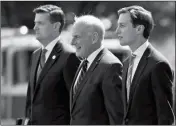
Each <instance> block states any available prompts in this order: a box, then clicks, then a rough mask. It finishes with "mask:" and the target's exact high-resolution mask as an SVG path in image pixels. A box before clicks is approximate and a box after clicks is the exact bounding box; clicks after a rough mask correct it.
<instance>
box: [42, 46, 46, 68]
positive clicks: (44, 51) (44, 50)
mask: <svg viewBox="0 0 176 126" xmlns="http://www.w3.org/2000/svg"><path fill="white" fill-rule="evenodd" d="M46 52H47V50H46V49H43V50H42V53H41V56H40V66H41V68H43V67H44V64H45V60H46V58H45V54H46Z"/></svg>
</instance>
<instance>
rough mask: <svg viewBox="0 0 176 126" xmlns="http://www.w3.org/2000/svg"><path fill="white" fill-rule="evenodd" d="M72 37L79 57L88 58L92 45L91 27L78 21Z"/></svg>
mask: <svg viewBox="0 0 176 126" xmlns="http://www.w3.org/2000/svg"><path fill="white" fill-rule="evenodd" d="M72 37H73V39H72V45H74V46H75V47H76V55H77V57H81V58H87V56H88V55H89V49H90V48H91V46H92V33H91V29H90V28H88V27H87V26H86V25H85V24H83V23H77V24H75V25H74V26H73V31H72Z"/></svg>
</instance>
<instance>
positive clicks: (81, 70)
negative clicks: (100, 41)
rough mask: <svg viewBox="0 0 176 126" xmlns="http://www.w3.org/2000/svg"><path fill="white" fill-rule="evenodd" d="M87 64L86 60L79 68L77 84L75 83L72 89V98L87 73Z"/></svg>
mask: <svg viewBox="0 0 176 126" xmlns="http://www.w3.org/2000/svg"><path fill="white" fill-rule="evenodd" d="M87 64H88V60H86V59H85V60H84V61H83V63H82V66H81V68H80V74H79V76H78V79H77V83H75V85H74V88H73V96H74V95H75V94H76V91H77V90H78V87H79V85H80V83H81V81H82V80H83V78H84V75H85V73H86V71H87Z"/></svg>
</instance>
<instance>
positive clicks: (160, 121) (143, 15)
mask: <svg viewBox="0 0 176 126" xmlns="http://www.w3.org/2000/svg"><path fill="white" fill-rule="evenodd" d="M118 14H119V19H118V27H117V30H116V33H117V34H118V38H119V41H120V44H121V45H129V47H130V48H131V50H132V56H131V57H129V59H128V60H126V61H125V63H124V70H123V76H122V78H123V81H122V83H123V102H124V112H125V113H124V121H123V123H124V124H125V125H127V124H129V125H139V124H140V125H150V124H152V125H169V124H173V122H174V114H173V110H172V105H173V99H172V98H173V94H172V86H173V77H174V76H173V71H172V70H171V67H170V65H169V63H168V61H167V60H166V58H165V57H164V56H163V55H162V54H161V53H160V52H158V51H157V50H156V49H155V48H154V47H153V46H152V45H151V44H150V43H149V41H148V38H149V36H150V33H151V31H152V29H153V26H154V22H153V18H152V15H151V12H149V11H147V10H145V9H144V8H142V7H140V6H130V7H125V8H122V9H120V10H119V11H118Z"/></svg>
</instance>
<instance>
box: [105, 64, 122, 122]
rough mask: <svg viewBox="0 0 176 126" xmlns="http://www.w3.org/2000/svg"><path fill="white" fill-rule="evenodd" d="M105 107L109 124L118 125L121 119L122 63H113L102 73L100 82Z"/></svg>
mask: <svg viewBox="0 0 176 126" xmlns="http://www.w3.org/2000/svg"><path fill="white" fill-rule="evenodd" d="M102 91H103V95H104V102H105V107H106V110H107V113H108V117H109V123H110V125H120V124H122V121H123V115H124V112H123V110H124V109H123V102H122V93H121V92H122V65H121V64H113V65H111V67H110V68H108V70H107V71H106V72H105V73H104V79H103V83H102Z"/></svg>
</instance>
